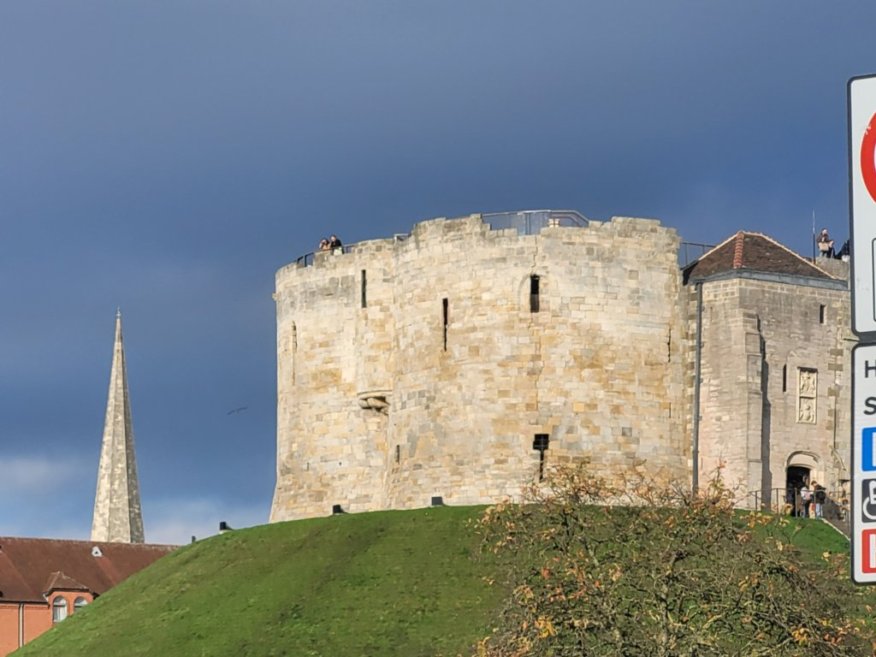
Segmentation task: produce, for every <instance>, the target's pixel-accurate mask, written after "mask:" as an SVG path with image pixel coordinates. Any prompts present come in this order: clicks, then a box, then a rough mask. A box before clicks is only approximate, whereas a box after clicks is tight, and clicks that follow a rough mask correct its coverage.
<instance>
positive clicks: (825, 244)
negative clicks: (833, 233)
mask: <svg viewBox="0 0 876 657" xmlns="http://www.w3.org/2000/svg"><path fill="white" fill-rule="evenodd" d="M815 241H816V243H817V244H818V252H819V253H820V254H821V257H822V258H832V257H833V240H832V239H830V235H828V233H827V228H823V229H822V230H821V234H820V235H819V236H818V239H816V240H815Z"/></svg>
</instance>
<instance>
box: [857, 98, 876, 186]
mask: <svg viewBox="0 0 876 657" xmlns="http://www.w3.org/2000/svg"><path fill="white" fill-rule="evenodd" d="M861 177H862V178H863V179H864V185H865V186H866V187H867V191H868V192H869V193H870V198H872V199H873V200H874V201H876V114H874V115H873V116H871V117H870V123H868V124H867V129H866V130H865V131H864V139H862V140H861Z"/></svg>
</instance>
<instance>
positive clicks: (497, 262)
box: [271, 215, 690, 520]
mask: <svg viewBox="0 0 876 657" xmlns="http://www.w3.org/2000/svg"><path fill="white" fill-rule="evenodd" d="M677 248H678V238H677V236H676V234H675V232H674V231H672V230H670V229H667V228H664V227H662V226H660V224H659V223H658V222H656V221H653V220H643V219H631V218H614V219H613V220H612V221H610V222H605V223H600V222H591V223H590V225H589V226H587V227H574V228H573V227H559V226H556V227H549V228H545V229H543V230H542V231H541V232H540V233H539V234H536V235H518V233H517V231H516V230H513V229H512V230H491V228H490V226H489V225H488V224H487V223H485V222H484V221H483V220H482V219H481V217H480V216H478V215H474V216H472V217H468V218H464V219H454V220H445V219H437V220H432V221H427V222H423V223H420V224H418V225H417V226H415V227H414V229H413V231H412V233H411V235H410V236H408V237H407V238H406V239H403V240H400V239H392V240H377V241H374V242H365V243H361V244H357V245H355V246H353V247H352V248H351V250H350V252H349V253H343V254H341V253H337V254H332V253H320V254H317V256H316V259H315V262H314V264H313V265H312V266H309V267H303V266H296V265H290V266H287V267H284V268H283V269H281V270H280V271H279V272H278V273H277V288H276V294H275V298H276V302H277V329H278V330H277V340H278V440H277V444H278V474H277V487H276V493H275V498H274V504H273V508H272V514H271V519H272V520H284V519H292V518H299V517H306V516H312V515H326V514H327V513H329V512H330V510H331V507H332V505H333V504H340V505H342V507H343V508H344V509H345V510H348V511H364V510H373V509H382V508H411V507H420V506H426V505H427V504H429V501H430V499H431V497H433V496H441V497H442V498H443V499H444V500H445V501H446V502H447V503H450V504H474V503H487V502H493V501H496V500H498V499H501V498H503V497H506V496H510V497H514V496H516V495H518V494H519V492H520V489H521V486H522V485H524V484H525V483H527V482H530V481H532V480H533V479H535V478H537V477H538V472H539V452H537V451H535V450H534V449H533V439H534V436H535V434H547V435H548V436H549V444H548V449H547V450H546V452H545V456H546V461H547V463H548V464H550V463H556V462H563V461H569V460H572V459H577V458H585V457H586V458H590V459H591V460H592V461H593V462H594V463H595V464H597V465H599V466H600V467H602V468H604V469H606V470H611V469H625V468H628V467H629V466H631V465H634V464H644V465H645V467H646V468H648V469H650V470H651V471H652V472H655V473H656V472H658V471H660V472H662V473H664V474H669V475H672V476H675V477H679V478H687V476H688V473H689V457H690V452H689V445H688V443H689V441H688V438H687V433H686V427H687V426H688V424H689V417H690V412H689V396H688V395H687V391H686V389H685V387H684V385H685V380H684V375H685V372H686V366H685V355H686V353H687V347H688V346H689V336H688V335H687V331H688V324H687V322H686V317H685V313H686V312H687V308H686V307H685V304H684V303H683V302H682V301H681V298H682V287H681V276H680V273H679V270H678V265H677V262H676V252H677ZM363 271H364V272H365V273H364V276H365V281H366V284H365V294H366V300H365V303H364V307H363V299H362V292H363V289H362V288H363V285H362V282H363ZM533 277H537V282H535V281H536V279H534V278H533ZM534 286H536V287H537V292H538V294H537V304H538V306H537V311H536V308H535V307H533V306H532V305H531V304H532V302H533V301H532V298H531V297H532V294H531V293H532V292H533V291H534V289H535V287H534Z"/></svg>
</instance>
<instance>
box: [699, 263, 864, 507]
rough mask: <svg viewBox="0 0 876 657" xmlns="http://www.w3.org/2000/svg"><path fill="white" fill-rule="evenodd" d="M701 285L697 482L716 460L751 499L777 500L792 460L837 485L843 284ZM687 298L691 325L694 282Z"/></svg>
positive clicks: (770, 280)
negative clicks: (698, 467) (700, 360)
mask: <svg viewBox="0 0 876 657" xmlns="http://www.w3.org/2000/svg"><path fill="white" fill-rule="evenodd" d="M840 264H841V263H840ZM839 273H840V274H841V273H842V272H839ZM702 285H703V317H702V326H703V334H702V383H701V388H700V394H701V407H700V418H701V422H700V433H699V435H700V455H701V456H700V461H699V465H700V480H701V481H702V480H703V479H708V477H709V476H711V475H713V474H714V472H715V470H716V469H717V468H718V467H721V468H722V473H723V477H724V480H725V481H726V482H727V483H729V484H731V485H734V486H739V487H740V488H739V492H740V501H741V502H743V503H744V504H746V505H751V506H753V505H754V504H755V503H756V502H757V501H758V500H764V499H771V498H772V500H773V502H775V498H776V492H775V490H774V489H784V488H785V486H786V468H787V467H788V466H795V465H799V466H803V467H808V468H810V469H811V475H810V476H811V479H812V480H817V481H818V482H819V483H821V484H822V485H824V486H826V487H827V488H828V489H830V490H832V491H838V490H840V489H842V487H843V486H844V480H847V479H848V457H847V455H848V453H849V404H850V401H849V391H850V381H849V376H850V374H849V371H848V363H849V362H850V359H851V357H850V349H851V346H852V345H853V344H854V340H853V338H852V335H851V332H850V330H849V328H848V325H849V324H848V318H849V294H848V290H847V289H846V287H845V286H846V283H845V281H839V280H837V281H829V280H819V279H808V278H804V277H793V276H782V277H778V276H769V275H753V276H741V275H736V276H734V277H729V276H724V277H720V276H719V277H717V278H716V279H715V280H707V281H706V282H704V283H702ZM688 299H689V301H688V303H689V304H690V313H689V317H690V322H691V324H690V325H691V331H693V330H694V327H695V312H696V311H695V305H696V294H695V287H694V286H691V288H690V294H689V297H688ZM810 381H812V382H814V384H815V387H814V389H812V390H809V391H807V390H805V389H803V388H805V387H806V386H807V384H808V382H810ZM801 400H802V401H801ZM801 405H802V406H801ZM771 491H772V492H771ZM755 492H756V493H757V494H756V495H755Z"/></svg>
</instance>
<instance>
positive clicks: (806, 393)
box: [797, 367, 818, 424]
mask: <svg viewBox="0 0 876 657" xmlns="http://www.w3.org/2000/svg"><path fill="white" fill-rule="evenodd" d="M817 392H818V370H814V369H811V368H808V367H798V368H797V422H799V423H801V424H815V406H816V399H817Z"/></svg>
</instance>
